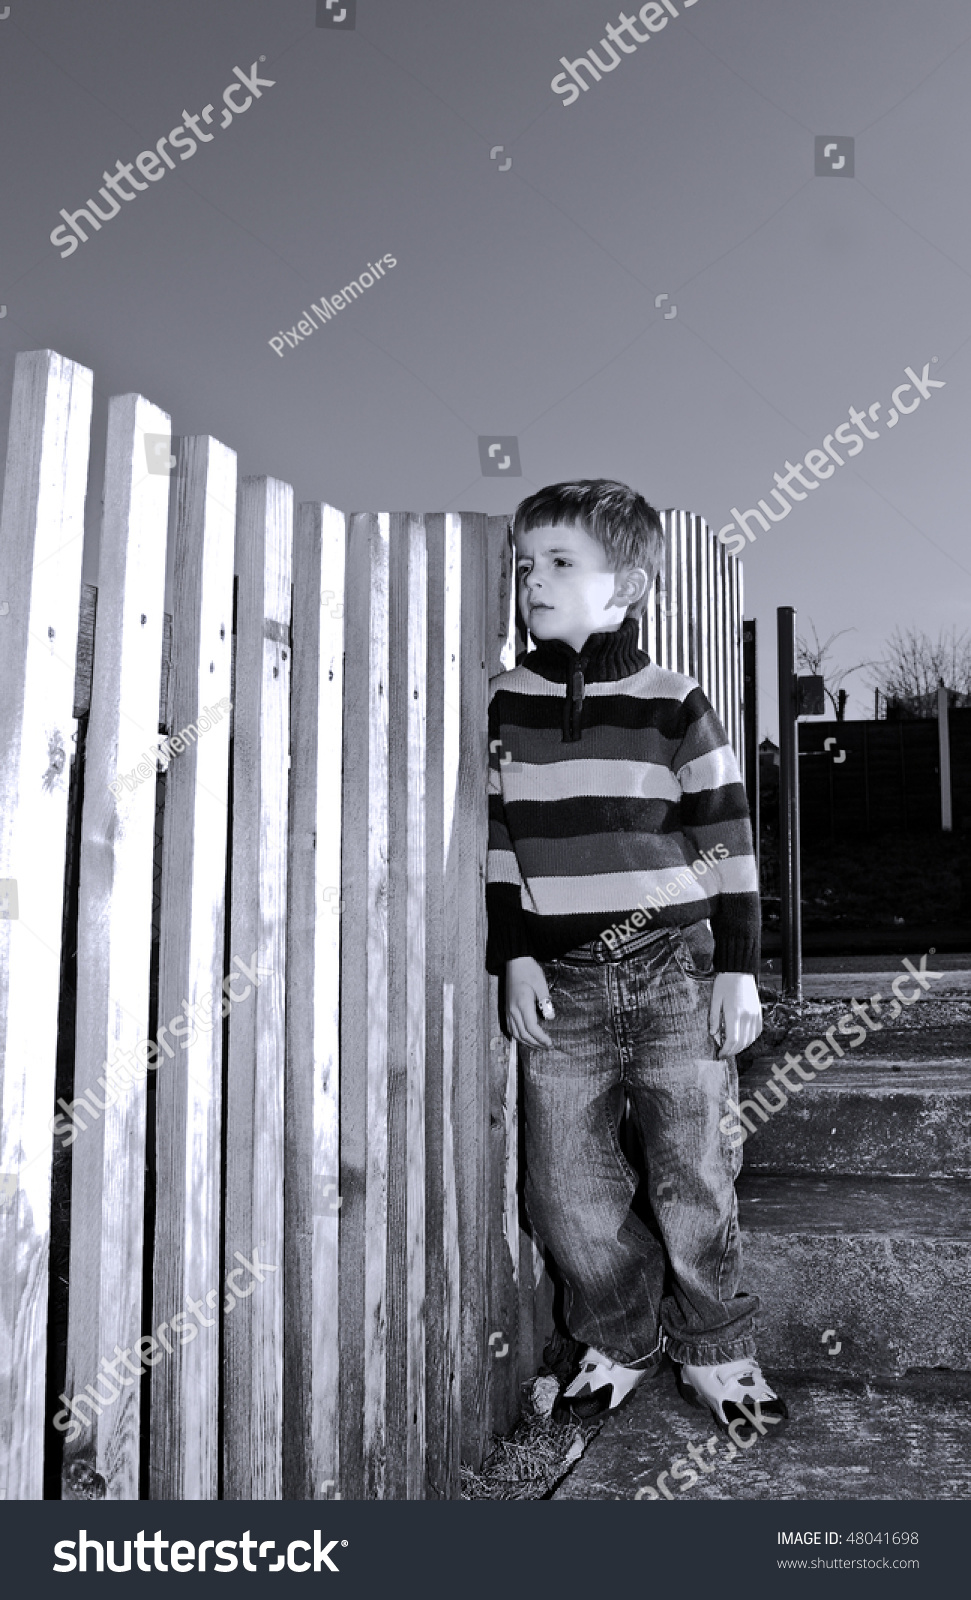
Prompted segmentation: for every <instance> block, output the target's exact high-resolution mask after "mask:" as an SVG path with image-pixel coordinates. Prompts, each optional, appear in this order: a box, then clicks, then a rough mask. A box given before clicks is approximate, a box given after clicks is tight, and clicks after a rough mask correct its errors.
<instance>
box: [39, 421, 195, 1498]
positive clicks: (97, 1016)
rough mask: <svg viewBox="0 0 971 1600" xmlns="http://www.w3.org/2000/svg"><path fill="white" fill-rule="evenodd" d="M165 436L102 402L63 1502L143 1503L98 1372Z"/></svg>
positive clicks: (164, 498) (145, 964) (145, 917)
mask: <svg viewBox="0 0 971 1600" xmlns="http://www.w3.org/2000/svg"><path fill="white" fill-rule="evenodd" d="M168 433H169V419H168V417H167V416H166V414H165V413H164V412H162V411H160V410H159V409H158V407H156V406H153V405H151V404H150V403H149V402H148V401H147V400H144V399H143V398H142V397H141V396H139V395H120V396H116V397H115V398H114V399H113V400H112V401H111V402H110V406H109V413H108V437H107V448H106V454H105V480H104V517H103V523H102V534H101V555H100V565H99V577H98V625H97V629H96V633H95V644H94V669H93V676H92V685H91V713H90V717H89V721H88V733H87V740H86V748H85V777H84V804H83V809H82V824H81V858H80V880H79V895H78V985H77V1043H76V1051H75V1074H74V1101H73V1104H74V1105H76V1106H77V1107H78V1109H77V1114H76V1117H75V1125H74V1126H75V1132H74V1137H75V1139H76V1142H74V1143H72V1152H73V1159H72V1183H71V1253H70V1306H69V1318H68V1349H67V1389H66V1393H68V1394H69V1395H71V1396H72V1399H73V1397H75V1396H77V1397H81V1398H79V1399H77V1400H74V1401H73V1403H74V1405H75V1407H80V1406H85V1407H86V1408H87V1409H88V1410H90V1411H92V1412H93V1413H94V1415H93V1416H92V1418H91V1419H90V1421H89V1422H88V1423H87V1425H86V1426H83V1427H81V1431H80V1433H79V1435H78V1436H77V1437H76V1438H75V1439H73V1440H69V1441H67V1442H66V1443H65V1450H64V1467H63V1473H62V1495H63V1497H64V1498H65V1499H77V1498H89V1486H90V1484H91V1482H92V1478H91V1474H92V1473H94V1474H97V1475H98V1478H99V1479H101V1480H103V1484H104V1488H103V1493H104V1496H105V1498H106V1499H109V1500H131V1499H137V1497H138V1440H139V1425H140V1396H139V1385H138V1384H137V1383H136V1382H135V1379H134V1378H133V1377H131V1376H122V1375H121V1374H118V1377H117V1382H114V1381H113V1380H112V1378H111V1376H110V1366H109V1363H110V1362H111V1358H112V1356H114V1361H113V1363H112V1364H113V1365H114V1367H115V1369H116V1370H117V1366H118V1363H119V1360H120V1357H119V1355H118V1352H119V1351H121V1350H124V1351H126V1353H129V1352H131V1350H132V1349H133V1348H134V1346H135V1345H136V1342H137V1341H138V1338H139V1335H140V1332H141V1305H142V1234H143V1204H144V1169H145V1105H146V1085H145V1075H146V1062H147V1061H148V1059H149V1058H150V1056H151V1052H150V1050H149V1049H148V1047H147V1041H148V1028H149V968H150V959H151V936H152V886H153V857H154V842H155V771H156V767H155V762H154V761H153V760H152V758H151V753H152V752H153V751H154V750H155V749H156V748H157V744H158V705H159V683H160V676H161V660H162V603H163V590H164V580H165V544H166V521H167V512H168V497H169V477H168V473H167V472H162V473H159V472H157V471H156V470H154V469H153V470H149V468H148V467H147V466H146V459H147V458H146V447H147V443H148V441H147V439H146V435H149V436H150V435H163V436H164V435H167V434H168ZM123 775H132V776H130V777H129V783H130V784H131V785H132V787H131V788H130V789H129V787H128V786H127V785H125V786H124V787H123V786H122V783H121V779H122V776H123ZM109 786H112V787H113V788H114V791H115V792H114V794H112V787H109ZM136 1047H138V1048H139V1050H140V1055H141V1060H139V1059H138V1057H137V1056H136V1057H134V1058H132V1052H133V1051H135V1049H136ZM109 1063H110V1067H111V1071H110V1073H109V1071H108V1066H109ZM116 1063H117V1065H116ZM99 1075H100V1076H99ZM99 1089H103V1099H102V1097H101V1095H99ZM79 1101H80V1102H81V1104H80V1105H78V1102H79ZM99 1108H101V1109H99ZM102 1110H103V1115H102ZM76 1130H80V1131H76ZM168 1347H169V1350H171V1345H170V1344H169V1346H168ZM162 1358H163V1359H165V1354H164V1351H163V1355H162ZM102 1367H109V1371H107V1372H102V1371H101V1368H102ZM106 1386H107V1389H108V1391H109V1392H108V1394H107V1395H106V1394H105V1387H106ZM84 1391H87V1394H85V1393H84ZM92 1394H93V1395H94V1396H95V1397H96V1398H95V1399H89V1398H88V1396H89V1395H92ZM116 1402H117V1403H116ZM75 1416H76V1418H77V1419H78V1421H79V1423H80V1413H79V1412H78V1410H75ZM99 1487H100V1485H99Z"/></svg>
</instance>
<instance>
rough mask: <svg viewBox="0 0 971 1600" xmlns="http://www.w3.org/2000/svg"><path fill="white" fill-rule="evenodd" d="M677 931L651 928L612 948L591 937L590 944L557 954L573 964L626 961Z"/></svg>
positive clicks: (587, 964)
mask: <svg viewBox="0 0 971 1600" xmlns="http://www.w3.org/2000/svg"><path fill="white" fill-rule="evenodd" d="M674 932H675V930H674V929H673V928H650V929H648V930H647V931H646V932H644V933H635V934H633V935H632V936H631V937H630V938H629V939H624V940H623V941H622V942H621V943H620V944H618V945H617V948H616V949H615V950H611V948H610V946H609V945H606V944H604V942H603V940H602V939H591V941H590V942H589V944H578V945H577V946H576V948H575V949H574V950H567V951H566V952H565V953H564V954H563V955H561V956H556V957H555V959H556V960H557V961H567V962H569V963H570V965H571V966H572V965H573V964H574V963H577V964H578V965H579V966H603V965H604V964H605V963H606V962H608V961H611V962H614V963H616V962H618V961H625V960H626V959H627V957H628V956H634V955H638V954H639V953H640V952H641V951H642V950H648V949H650V947H651V946H652V945H655V944H660V943H661V942H662V940H664V939H670V938H671V937H672V934H673V933H674Z"/></svg>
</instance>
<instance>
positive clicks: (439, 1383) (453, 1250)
mask: <svg viewBox="0 0 971 1600" xmlns="http://www.w3.org/2000/svg"><path fill="white" fill-rule="evenodd" d="M425 531H426V538H427V545H428V721H427V747H426V748H427V756H428V771H429V783H428V793H427V809H426V824H427V888H426V893H427V904H426V916H427V946H426V975H427V996H428V1009H427V1013H426V1074H425V1160H426V1169H425V1170H426V1183H425V1202H426V1235H425V1236H426V1298H425V1306H426V1331H425V1338H426V1361H425V1370H426V1374H427V1384H426V1394H427V1398H426V1408H427V1409H426V1418H427V1430H428V1433H427V1437H428V1444H427V1455H426V1482H427V1494H428V1498H429V1499H453V1498H456V1497H457V1496H458V1494H459V1464H460V1449H461V1425H460V1405H461V1362H460V1352H461V1318H460V1303H459V1300H460V1281H459V1260H458V1210H457V1198H456V1176H455V1145H454V1133H453V1124H454V1117H453V1082H454V1077H455V1062H454V1050H455V1045H454V1033H455V1026H454V1012H455V984H454V980H453V978H452V976H451V973H450V969H449V952H450V950H451V949H452V948H453V947H454V946H453V940H454V937H455V928H456V923H457V908H456V903H455V899H454V896H453V895H452V894H451V890H450V882H449V878H448V872H447V869H448V864H449V859H450V849H451V839H452V822H453V816H454V810H455V792H456V787H457V784H458V753H459V740H458V719H459V704H460V697H459V662H458V652H457V651H456V650H454V648H453V644H452V641H453V640H454V638H455V635H456V629H457V626H458V607H459V602H460V571H459V562H460V559H461V523H460V521H459V518H458V517H456V516H453V515H433V516H428V517H426V519H425Z"/></svg>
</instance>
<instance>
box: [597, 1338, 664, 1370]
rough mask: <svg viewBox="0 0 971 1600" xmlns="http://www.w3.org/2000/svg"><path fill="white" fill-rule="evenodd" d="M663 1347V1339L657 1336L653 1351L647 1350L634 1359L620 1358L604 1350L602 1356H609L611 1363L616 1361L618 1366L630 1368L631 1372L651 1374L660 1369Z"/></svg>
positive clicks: (629, 1357)
mask: <svg viewBox="0 0 971 1600" xmlns="http://www.w3.org/2000/svg"><path fill="white" fill-rule="evenodd" d="M663 1346H664V1340H663V1337H662V1336H659V1337H658V1341H657V1344H656V1345H655V1346H654V1349H653V1350H649V1351H648V1352H647V1354H646V1355H643V1356H634V1357H631V1356H626V1355H625V1356H620V1355H614V1354H613V1352H612V1351H610V1350H604V1355H605V1356H609V1357H610V1359H611V1361H616V1362H617V1363H618V1364H619V1365H620V1366H622V1367H628V1368H630V1370H631V1371H632V1372H653V1371H655V1370H656V1369H657V1368H658V1367H660V1365H661V1363H662V1362H663V1360H664V1348H663Z"/></svg>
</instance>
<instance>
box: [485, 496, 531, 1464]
mask: <svg viewBox="0 0 971 1600" xmlns="http://www.w3.org/2000/svg"><path fill="white" fill-rule="evenodd" d="M486 526H487V546H486V562H485V571H484V593H485V602H486V610H485V636H484V639H483V654H484V656H485V675H486V679H487V680H488V679H489V678H492V677H495V675H496V674H497V673H498V672H501V671H503V670H504V668H505V666H506V663H508V664H509V665H510V666H512V665H514V664H515V656H514V649H515V634H514V629H513V618H512V602H513V599H514V591H515V577H514V572H513V552H512V540H511V535H510V532H509V518H508V517H489V518H488V521H487V525H486ZM484 783H485V778H484V775H483V786H484ZM483 983H484V984H485V986H486V1002H487V1006H488V1019H489V1025H488V1028H487V1030H486V1031H487V1041H488V1055H487V1058H486V1059H487V1063H488V1068H487V1070H488V1080H489V1081H488V1085H487V1098H488V1106H487V1113H488V1114H487V1121H486V1125H485V1126H486V1129H487V1133H486V1138H487V1152H486V1159H487V1164H488V1171H487V1181H488V1203H489V1222H490V1228H489V1277H488V1290H489V1294H488V1322H489V1341H490V1342H489V1344H488V1345H487V1347H486V1351H485V1360H486V1363H487V1370H488V1375H489V1378H490V1406H489V1415H488V1418H487V1419H486V1420H487V1423H488V1429H489V1432H490V1433H493V1432H500V1433H507V1432H508V1431H509V1429H510V1428H511V1427H512V1426H513V1425H514V1423H515V1422H516V1421H517V1419H518V1415H519V1409H520V1403H519V1381H520V1377H521V1376H522V1377H526V1376H529V1375H530V1372H531V1367H530V1368H527V1370H526V1371H523V1370H522V1367H523V1363H522V1355H521V1351H520V1304H519V1292H520V1282H519V1233H520V1226H519V1149H518V1143H519V1139H518V1134H519V1128H518V1116H517V1111H518V1106H517V1099H518V1096H517V1052H516V1047H515V1045H514V1044H512V1042H511V1041H510V1040H509V1039H507V1037H506V1036H505V1034H504V1033H503V1032H502V1031H501V1028H500V1024H499V1013H498V995H499V981H498V979H497V978H492V977H488V976H484V978H483ZM531 1289H532V1283H530V1290H531ZM528 1354H529V1356H530V1357H531V1356H532V1339H530V1341H529V1351H528Z"/></svg>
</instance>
